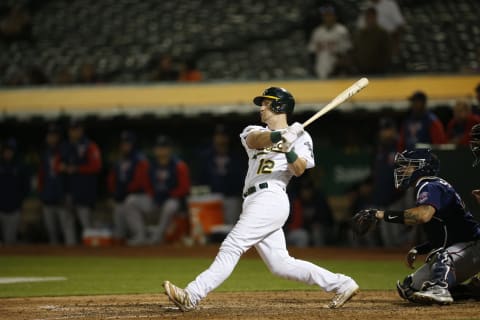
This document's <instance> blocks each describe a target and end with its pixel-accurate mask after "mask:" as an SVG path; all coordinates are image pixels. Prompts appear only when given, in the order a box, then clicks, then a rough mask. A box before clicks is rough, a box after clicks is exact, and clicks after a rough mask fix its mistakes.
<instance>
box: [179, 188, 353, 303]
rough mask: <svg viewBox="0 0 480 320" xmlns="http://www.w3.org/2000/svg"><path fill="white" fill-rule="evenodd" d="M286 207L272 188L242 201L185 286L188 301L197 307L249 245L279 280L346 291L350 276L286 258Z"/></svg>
mask: <svg viewBox="0 0 480 320" xmlns="http://www.w3.org/2000/svg"><path fill="white" fill-rule="evenodd" d="M289 208H290V206H289V201H288V197H287V194H286V193H285V191H284V190H283V189H282V188H281V187H278V186H275V185H269V187H268V189H262V190H258V191H257V192H255V193H254V194H252V195H250V196H248V197H247V198H246V199H245V201H244V202H243V212H242V214H241V215H240V219H239V221H238V222H237V224H236V225H235V226H234V227H233V229H232V231H231V232H230V233H229V234H228V236H227V237H226V239H225V240H224V242H223V243H222V245H221V247H220V250H219V252H218V254H217V256H216V258H215V260H214V261H213V263H212V264H211V265H210V267H209V268H208V269H207V270H205V271H204V272H202V273H201V274H200V275H199V276H198V277H197V278H196V279H195V280H194V281H192V282H191V283H190V284H189V285H188V286H187V287H186V291H187V292H188V293H189V294H190V298H191V300H192V302H193V303H194V304H197V303H198V302H199V301H200V300H202V299H203V298H205V297H206V296H207V294H208V293H209V292H211V291H212V290H214V289H215V288H217V287H218V286H219V285H220V284H222V282H223V281H225V280H226V279H227V278H228V277H229V276H230V274H231V273H232V271H233V269H234V268H235V266H236V265H237V263H238V261H239V259H240V256H241V255H242V254H243V253H244V252H246V251H247V250H248V249H249V248H251V247H252V246H255V248H256V249H257V251H258V253H259V255H260V257H261V258H262V260H263V261H264V262H265V264H266V265H267V267H268V269H269V270H270V271H271V272H272V273H273V274H275V275H277V276H279V277H282V278H286V279H290V280H296V281H300V282H303V283H306V284H310V285H314V284H315V285H318V286H319V287H320V288H322V289H323V290H325V291H328V292H331V291H334V292H342V291H344V290H346V289H347V287H348V286H350V285H351V284H352V282H353V280H352V279H351V278H350V277H347V276H345V275H343V274H338V273H332V272H330V271H328V270H326V269H323V268H321V267H319V266H317V265H315V264H313V263H310V262H306V261H303V260H298V259H295V258H292V257H291V256H290V255H289V253H288V251H287V247H286V242H285V235H284V233H283V230H282V226H283V225H284V223H285V222H286V220H287V218H288V214H289Z"/></svg>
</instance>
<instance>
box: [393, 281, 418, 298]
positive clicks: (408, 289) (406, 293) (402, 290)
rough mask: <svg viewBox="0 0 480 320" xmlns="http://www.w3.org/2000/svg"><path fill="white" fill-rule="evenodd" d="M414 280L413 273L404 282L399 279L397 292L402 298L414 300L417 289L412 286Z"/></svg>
mask: <svg viewBox="0 0 480 320" xmlns="http://www.w3.org/2000/svg"><path fill="white" fill-rule="evenodd" d="M412 281H413V279H412V275H409V276H408V277H406V278H405V279H403V282H400V280H397V292H398V295H399V296H400V297H401V298H402V299H405V300H409V301H412V300H411V297H412V295H413V294H414V293H415V292H416V290H415V289H414V288H412V286H411V285H412Z"/></svg>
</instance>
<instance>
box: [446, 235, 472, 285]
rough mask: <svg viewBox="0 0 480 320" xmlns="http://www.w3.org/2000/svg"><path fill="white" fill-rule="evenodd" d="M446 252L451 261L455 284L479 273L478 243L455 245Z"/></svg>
mask: <svg viewBox="0 0 480 320" xmlns="http://www.w3.org/2000/svg"><path fill="white" fill-rule="evenodd" d="M447 250H448V252H449V253H450V256H451V257H452V259H453V264H454V266H455V279H456V283H457V284H459V283H462V282H464V281H465V280H468V279H470V278H471V277H473V276H474V275H476V274H477V273H478V272H480V258H479V257H480V241H472V242H465V243H457V244H454V245H453V246H450V247H448V248H447Z"/></svg>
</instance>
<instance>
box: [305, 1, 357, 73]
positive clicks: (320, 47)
mask: <svg viewBox="0 0 480 320" xmlns="http://www.w3.org/2000/svg"><path fill="white" fill-rule="evenodd" d="M321 10H322V17H323V23H322V25H320V26H318V27H316V28H315V29H314V30H313V32H312V35H311V37H310V42H309V43H308V51H309V52H311V53H314V54H315V73H316V75H317V77H319V78H320V79H325V78H328V77H329V76H331V75H332V73H333V72H334V71H335V70H334V69H335V67H336V65H337V63H339V58H340V57H342V56H343V55H345V54H346V53H347V52H348V50H350V49H351V47H352V43H351V41H350V33H349V32H348V29H347V28H346V27H345V26H344V25H343V24H341V23H338V22H337V21H336V15H335V10H334V8H333V7H331V6H325V7H322V9H321Z"/></svg>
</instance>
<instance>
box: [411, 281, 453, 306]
mask: <svg viewBox="0 0 480 320" xmlns="http://www.w3.org/2000/svg"><path fill="white" fill-rule="evenodd" d="M412 300H413V301H415V302H418V303H423V304H440V305H447V304H451V303H453V298H452V295H451V294H450V291H448V289H446V288H443V287H441V286H439V285H434V286H431V287H429V288H427V289H425V290H424V291H419V292H415V293H414V294H413V295H412Z"/></svg>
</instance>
